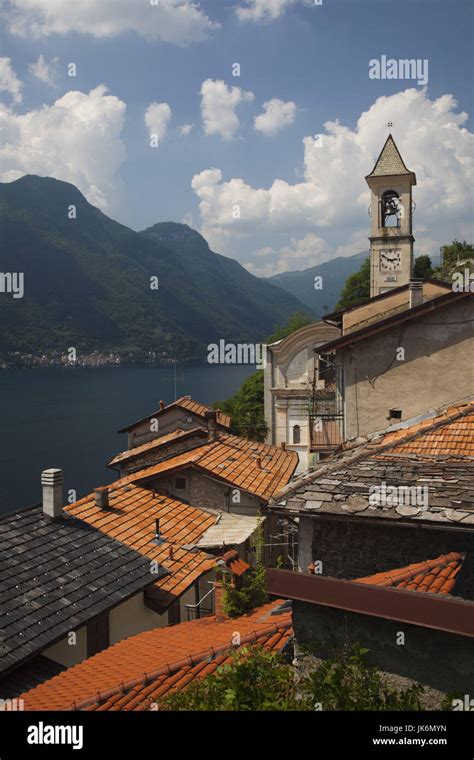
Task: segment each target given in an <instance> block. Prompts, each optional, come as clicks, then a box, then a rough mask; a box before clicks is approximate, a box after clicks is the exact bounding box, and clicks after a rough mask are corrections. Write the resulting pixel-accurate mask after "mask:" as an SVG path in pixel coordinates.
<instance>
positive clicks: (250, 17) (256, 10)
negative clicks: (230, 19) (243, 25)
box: [235, 0, 298, 21]
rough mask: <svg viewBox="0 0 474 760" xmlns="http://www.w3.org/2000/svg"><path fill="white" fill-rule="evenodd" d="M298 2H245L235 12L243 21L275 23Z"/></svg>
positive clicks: (263, 0)
mask: <svg viewBox="0 0 474 760" xmlns="http://www.w3.org/2000/svg"><path fill="white" fill-rule="evenodd" d="M297 1H298V0H243V2H244V5H239V6H238V7H237V8H236V9H235V12H236V14H237V16H238V18H239V19H240V20H241V21H274V20H275V19H277V18H279V17H280V16H282V15H283V13H285V11H286V9H287V8H289V7H290V5H295V3H296V2H297Z"/></svg>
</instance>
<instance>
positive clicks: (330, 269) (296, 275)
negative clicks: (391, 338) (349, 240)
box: [266, 251, 370, 317]
mask: <svg viewBox="0 0 474 760" xmlns="http://www.w3.org/2000/svg"><path fill="white" fill-rule="evenodd" d="M369 255H370V253H369V251H361V252H360V253H356V254H355V255H354V256H339V257H338V258H336V259H332V261H325V262H324V264H318V265H317V266H314V267H310V268H309V269H303V270H301V271H299V272H282V273H281V274H275V275H273V277H268V278H266V281H267V282H270V283H272V284H273V285H278V286H279V287H280V288H283V290H286V291H287V292H288V293H291V295H293V296H295V297H296V298H298V299H299V300H300V301H301V302H302V303H303V304H305V306H306V307H308V308H309V309H311V312H312V313H313V314H314V315H315V316H316V317H321V316H322V315H323V314H324V313H326V312H327V311H332V309H334V306H335V305H336V303H337V301H338V300H339V295H340V293H341V290H342V288H343V287H344V283H345V281H346V279H347V278H348V277H349V275H350V274H352V273H353V272H357V271H358V270H359V269H360V266H361V264H362V262H363V261H364V259H366V258H367V256H369ZM316 276H319V277H322V289H321V290H315V288H314V282H315V280H314V278H315V277H316ZM326 306H327V309H326V308H325V307H326Z"/></svg>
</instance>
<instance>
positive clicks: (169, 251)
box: [0, 176, 301, 362]
mask: <svg viewBox="0 0 474 760" xmlns="http://www.w3.org/2000/svg"><path fill="white" fill-rule="evenodd" d="M65 198H67V199H68V204H72V205H75V206H76V209H77V218H76V219H75V220H70V219H68V218H67V213H66V210H67V205H68V204H66V206H65V200H64V199H65ZM65 209H66V210H65ZM0 227H1V229H2V235H1V236H0V271H3V272H23V273H24V278H25V289H26V290H25V294H26V296H27V297H25V299H24V300H23V301H22V303H21V309H20V308H18V301H17V300H14V299H13V298H11V297H3V298H1V299H0V351H8V352H11V351H20V352H31V353H34V354H36V355H37V354H39V353H42V352H44V351H54V350H56V351H66V350H67V348H69V347H70V346H74V347H76V348H77V349H78V351H79V352H83V353H85V352H88V351H92V350H100V351H103V350H109V351H114V352H117V353H120V354H121V353H123V351H124V349H125V347H132V348H134V349H140V350H141V351H144V352H148V351H155V352H157V353H158V354H160V355H162V357H164V358H166V357H172V358H179V359H180V360H191V359H193V360H195V361H197V362H205V361H206V359H207V346H208V345H209V344H210V343H218V341H219V340H220V339H221V338H223V337H225V339H226V340H227V341H228V342H231V343H251V342H256V341H258V340H259V339H260V338H261V336H262V335H264V334H266V333H267V332H268V331H270V330H271V329H273V326H274V325H275V324H279V323H281V322H282V321H284V320H286V319H287V318H288V317H289V315H290V314H292V313H294V312H295V311H296V310H297V309H298V308H300V307H301V305H300V303H299V301H298V300H297V299H296V298H294V296H292V295H290V294H289V293H285V292H284V291H282V290H281V288H278V287H276V286H275V285H272V284H271V283H269V282H267V281H265V280H262V279H260V278H258V277H255V276H253V275H252V274H250V272H248V271H247V270H246V269H244V267H242V266H241V265H240V264H238V262H237V261H234V260H232V259H228V258H226V257H225V256H220V255H218V254H216V253H213V252H212V251H210V250H209V247H208V245H207V243H206V241H205V240H204V238H203V237H202V236H201V235H199V233H197V232H196V231H194V230H191V229H190V228H189V227H187V226H186V225H183V224H173V223H162V224H157V225H155V226H154V227H152V228H150V229H148V230H145V231H143V232H140V233H139V232H135V231H133V230H131V229H129V228H127V227H125V226H124V225H122V224H118V223H117V222H115V221H114V220H112V219H109V218H108V217H107V216H105V214H103V213H101V212H100V211H99V210H98V209H96V208H94V207H93V206H91V205H90V204H89V203H88V202H87V201H86V199H85V198H84V196H83V195H81V193H80V192H79V191H78V190H77V188H75V187H74V186H73V185H71V184H68V183H65V182H60V181H58V180H55V179H52V178H48V177H34V176H25V177H21V178H20V179H18V180H16V181H14V182H9V183H4V184H1V183H0ZM156 276H159V288H158V290H154V289H152V288H151V287H150V285H151V282H150V278H151V277H156Z"/></svg>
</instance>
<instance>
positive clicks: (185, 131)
mask: <svg viewBox="0 0 474 760" xmlns="http://www.w3.org/2000/svg"><path fill="white" fill-rule="evenodd" d="M193 127H194V124H183V125H182V126H181V127H179V129H178V132H179V134H180V135H189V133H190V132H191V130H192V128H193Z"/></svg>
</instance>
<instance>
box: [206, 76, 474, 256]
mask: <svg viewBox="0 0 474 760" xmlns="http://www.w3.org/2000/svg"><path fill="white" fill-rule="evenodd" d="M466 119H467V115H466V114H464V113H460V112H458V110H457V103H456V101H455V99H454V98H453V96H452V95H443V96H441V97H439V98H437V99H434V100H431V99H430V98H429V97H428V95H427V92H426V90H420V89H407V90H405V91H402V92H399V93H396V94H395V95H391V96H387V97H385V96H384V97H380V98H378V99H377V100H376V101H375V102H374V103H373V105H372V106H371V107H370V108H369V109H368V110H367V111H365V112H363V113H362V114H361V116H360V118H359V120H358V122H357V125H356V127H355V129H353V130H352V129H350V128H349V127H346V126H344V125H342V124H341V123H340V122H339V121H328V122H326V124H325V125H324V127H325V133H324V134H323V139H322V141H318V140H317V139H315V138H314V137H310V136H308V137H305V138H304V140H303V146H304V157H303V161H304V169H303V173H302V180H301V181H298V182H295V183H289V182H287V181H286V180H282V179H278V178H277V179H275V180H274V181H273V183H272V184H271V185H270V186H269V187H267V188H256V187H252V186H251V185H249V184H248V183H247V182H245V180H244V179H242V178H238V177H234V178H231V179H229V180H227V181H224V180H223V177H222V174H221V171H220V170H219V169H218V168H214V169H207V170H204V171H203V172H201V173H200V174H197V175H196V176H195V177H194V178H193V181H192V187H193V189H194V192H195V193H196V195H197V197H198V199H199V202H200V203H199V207H200V213H201V220H202V225H201V226H202V232H203V234H204V235H205V237H207V238H209V239H210V240H212V244H213V246H214V248H216V246H219V247H218V248H217V250H224V251H225V252H226V253H227V254H228V255H229V254H230V255H235V256H236V258H239V257H240V258H241V257H242V256H245V260H248V257H249V250H252V249H253V250H255V248H256V247H257V246H255V242H256V241H258V243H260V245H261V246H265V245H268V242H272V236H273V237H274V236H277V237H281V236H282V235H286V236H287V242H286V245H287V247H288V243H289V241H290V239H291V238H295V240H301V239H305V236H307V235H308V233H314V234H316V231H318V236H323V237H324V239H325V240H326V241H327V244H328V247H329V250H331V251H333V252H334V253H333V254H332V256H331V258H332V257H333V256H335V255H349V254H350V253H356V252H357V251H360V250H363V249H365V248H367V247H368V241H367V237H368V234H369V219H368V216H367V208H368V205H369V200H370V198H369V191H368V187H367V185H366V182H365V180H364V177H365V176H366V175H367V174H368V173H369V172H370V171H371V169H372V167H373V165H374V163H375V160H376V158H377V156H378V154H379V152H380V150H381V148H382V146H383V144H384V142H385V139H386V137H387V128H386V124H387V121H393V122H394V124H395V128H394V137H395V140H396V141H397V144H398V147H399V149H400V151H401V154H402V156H403V158H404V160H405V163H406V165H407V166H408V167H409V168H410V169H411V170H413V171H415V172H416V175H417V180H418V185H417V187H415V188H414V198H415V200H416V204H417V207H416V212H415V215H414V234H415V237H416V235H417V225H418V224H421V225H422V226H423V227H424V228H427V229H428V230H429V231H430V235H429V237H430V238H431V239H432V240H433V241H437V240H443V241H446V242H448V241H450V240H452V239H453V237H454V236H456V235H460V230H461V229H465V228H466V225H467V224H468V222H469V220H470V219H471V213H472V203H473V191H472V182H471V178H472V173H473V169H474V159H473V157H472V156H473V143H474V135H473V134H472V133H470V132H469V131H468V130H467V129H466V128H465V127H464V126H463V124H464V122H465V121H466ZM397 125H402V128H400V131H399V132H398V131H397ZM236 204H237V205H238V206H239V208H240V218H235V215H234V214H233V208H234V206H235V205H236ZM424 237H428V236H424ZM252 241H253V245H252ZM272 244H273V242H272ZM291 245H293V244H290V248H291ZM280 247H281V246H280ZM284 247H285V246H284V245H283V248H284ZM293 248H294V255H291V252H290V251H289V250H288V251H286V252H284V253H283V254H281V255H283V256H286V259H287V261H288V268H290V269H291V268H293V269H294V268H298V267H299V263H300V262H301V260H302V256H301V248H298V250H296V248H295V246H294V245H293ZM423 248H425V246H423ZM433 253H435V251H433ZM415 254H416V255H418V250H417V247H416V243H415ZM278 256H280V254H278ZM241 260H242V258H241ZM292 261H293V264H294V266H292V265H291V263H292Z"/></svg>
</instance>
